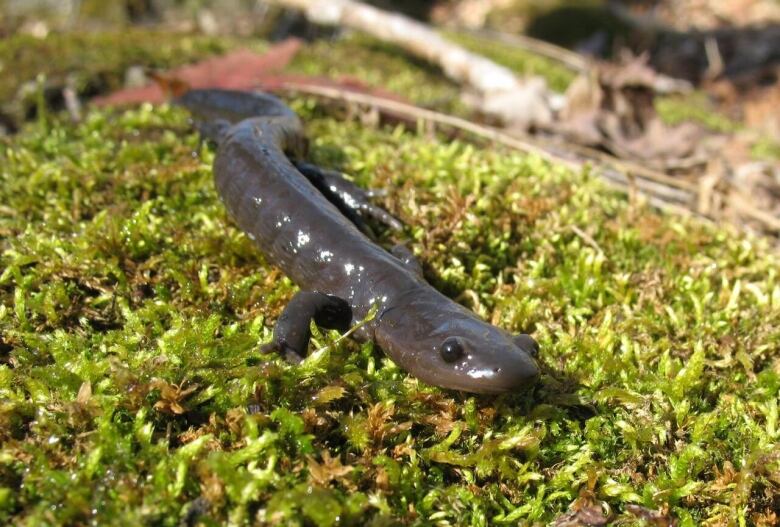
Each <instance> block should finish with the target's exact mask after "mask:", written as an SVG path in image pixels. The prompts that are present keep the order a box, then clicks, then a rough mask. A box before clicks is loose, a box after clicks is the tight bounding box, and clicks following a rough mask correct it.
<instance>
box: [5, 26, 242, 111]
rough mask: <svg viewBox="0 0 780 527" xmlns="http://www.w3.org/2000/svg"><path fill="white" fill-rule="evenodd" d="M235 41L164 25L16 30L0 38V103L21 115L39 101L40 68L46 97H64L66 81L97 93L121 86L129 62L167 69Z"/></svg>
mask: <svg viewBox="0 0 780 527" xmlns="http://www.w3.org/2000/svg"><path fill="white" fill-rule="evenodd" d="M235 44H236V43H235V42H232V41H230V40H229V39H228V40H226V39H224V38H215V37H205V36H189V37H187V36H185V37H182V36H176V37H175V38H174V37H172V36H171V35H170V34H169V33H166V32H163V31H154V30H143V29H125V30H122V31H121V32H101V33H90V32H84V33H77V34H62V33H52V34H50V35H49V36H47V37H46V38H44V39H39V38H35V37H32V36H30V35H24V34H17V35H13V36H11V37H10V38H7V39H4V40H2V41H0V73H2V75H0V100H1V101H3V103H2V108H1V109H2V111H3V112H4V113H6V114H8V115H9V116H11V117H12V118H14V119H16V120H17V122H18V121H21V119H22V118H23V117H24V116H25V114H26V113H27V112H28V111H29V110H30V108H31V107H33V106H34V105H35V96H36V92H35V86H34V82H35V81H36V79H37V78H38V76H39V74H40V73H41V72H44V73H45V80H46V84H47V86H48V90H47V93H46V95H47V96H48V97H51V98H61V93H60V92H61V90H62V88H63V87H64V86H65V84H66V81H67V82H71V83H72V85H73V86H74V87H75V88H76V90H77V91H78V92H79V93H80V94H82V95H95V94H97V93H102V92H106V91H111V90H116V89H118V88H121V87H122V85H123V83H124V74H125V70H126V69H127V68H128V67H130V66H144V67H148V68H159V69H167V68H171V67H174V66H178V65H180V64H184V63H187V62H192V61H194V60H195V59H198V58H202V57H204V56H206V55H210V54H218V53H222V52H224V51H226V50H227V49H229V48H230V47H233V46H235ZM31 83H33V84H31ZM23 87H25V88H26V89H22V88H23Z"/></svg>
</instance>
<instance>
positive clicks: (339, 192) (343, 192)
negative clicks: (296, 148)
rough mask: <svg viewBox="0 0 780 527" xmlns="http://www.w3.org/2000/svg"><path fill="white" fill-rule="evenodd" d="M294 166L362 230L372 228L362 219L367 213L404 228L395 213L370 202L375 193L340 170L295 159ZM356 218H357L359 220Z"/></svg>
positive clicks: (387, 223)
mask: <svg viewBox="0 0 780 527" xmlns="http://www.w3.org/2000/svg"><path fill="white" fill-rule="evenodd" d="M295 167H296V168H297V169H298V171H300V173H301V174H303V175H304V176H305V177H306V179H308V180H309V181H310V182H311V183H312V185H314V186H315V187H317V189H318V190H319V191H320V192H322V194H323V195H324V196H325V197H326V198H327V199H328V201H330V202H331V203H333V204H334V205H336V207H338V209H339V210H340V211H341V212H342V214H344V215H345V216H346V217H347V218H349V219H350V220H351V221H352V222H353V223H355V225H357V227H358V228H359V229H360V230H362V231H363V232H366V233H367V234H370V229H367V228H366V226H365V223H364V222H363V218H366V217H367V218H372V219H374V220H376V221H379V222H381V223H383V224H385V225H386V226H388V227H389V228H391V229H393V230H401V229H403V224H402V223H401V222H400V221H399V220H398V219H396V218H395V217H394V216H393V215H392V214H390V213H389V212H387V211H386V210H384V209H383V208H382V207H379V206H377V205H374V204H373V203H371V198H372V197H374V196H375V195H376V193H372V192H371V191H368V190H365V189H363V188H360V187H359V186H357V185H355V184H354V183H352V182H351V181H349V180H348V179H346V178H345V177H344V175H343V174H341V173H340V172H336V171H335V170H327V169H324V168H321V167H318V166H316V165H312V164H311V163H305V162H298V161H296V162H295ZM355 218H358V220H357V221H356V220H355Z"/></svg>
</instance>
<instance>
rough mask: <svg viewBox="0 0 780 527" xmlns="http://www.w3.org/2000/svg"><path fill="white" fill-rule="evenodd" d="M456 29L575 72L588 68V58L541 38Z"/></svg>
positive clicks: (490, 31)
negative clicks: (547, 60)
mask: <svg viewBox="0 0 780 527" xmlns="http://www.w3.org/2000/svg"><path fill="white" fill-rule="evenodd" d="M458 31H459V32H465V33H470V34H472V35H474V36H476V37H479V38H483V39H486V40H493V41H497V42H501V43H503V44H506V45H508V46H514V47H517V48H520V49H524V50H527V51H530V52H531V53H535V54H537V55H541V56H543V57H546V58H548V59H551V60H554V61H556V62H560V63H561V64H563V65H564V66H566V67H568V68H569V69H571V70H573V71H575V72H577V73H583V72H585V71H587V70H588V60H587V59H586V58H585V57H583V56H582V55H580V54H579V53H575V52H573V51H569V50H568V49H566V48H562V47H560V46H556V45H555V44H550V43H549V42H545V41H543V40H538V39H535V38H531V37H529V36H527V35H514V34H509V33H503V32H501V31H494V30H490V29H463V28H458Z"/></svg>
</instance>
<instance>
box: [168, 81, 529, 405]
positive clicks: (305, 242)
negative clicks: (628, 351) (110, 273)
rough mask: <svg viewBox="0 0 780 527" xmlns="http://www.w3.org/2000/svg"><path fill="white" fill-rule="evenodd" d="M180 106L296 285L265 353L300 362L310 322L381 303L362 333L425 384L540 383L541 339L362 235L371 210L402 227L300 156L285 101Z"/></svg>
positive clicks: (248, 228) (217, 171) (224, 99)
mask: <svg viewBox="0 0 780 527" xmlns="http://www.w3.org/2000/svg"><path fill="white" fill-rule="evenodd" d="M176 102H177V103H178V104H180V105H182V106H184V107H186V108H187V109H188V110H190V112H191V113H192V114H193V115H194V117H195V119H196V121H197V122H198V124H199V128H200V130H201V133H202V134H203V135H205V136H206V137H208V138H210V139H212V140H214V141H216V143H217V145H218V150H217V154H216V157H215V160H214V178H215V182H216V187H217V190H218V192H219V195H220V196H221V198H222V201H223V202H224V203H225V206H226V207H227V210H228V212H229V213H230V215H231V216H232V218H233V219H234V220H235V221H236V222H237V223H238V225H239V226H240V227H241V229H242V230H243V231H244V232H245V233H246V234H247V236H249V238H250V239H251V240H252V241H253V242H254V243H255V245H256V246H257V247H259V248H260V250H261V251H262V252H263V253H264V254H265V255H266V257H267V259H268V260H269V261H270V262H272V263H273V264H275V265H277V266H279V267H280V268H281V269H282V270H283V271H284V272H285V273H287V275H288V276H289V277H290V278H291V279H292V280H293V282H295V284H297V285H298V286H299V287H300V289H301V291H300V292H299V293H297V294H296V295H295V296H294V297H293V299H292V300H291V301H290V303H289V304H288V305H287V306H286V307H285V309H284V311H283V312H282V314H281V316H280V317H279V320H278V321H277V324H276V326H275V328H274V336H273V340H272V342H271V343H270V344H269V345H267V346H266V351H269V350H272V351H277V352H279V353H281V354H283V355H284V356H285V357H286V358H287V359H288V360H292V361H296V360H301V358H302V357H303V356H304V355H305V354H306V349H307V347H308V343H309V338H310V331H309V323H310V321H311V320H312V319H313V320H314V321H315V323H316V324H318V325H320V326H322V327H325V328H331V329H339V330H341V331H344V330H346V329H347V328H348V327H350V326H351V325H353V324H355V323H357V322H360V321H362V320H364V319H365V318H366V317H367V315H368V314H369V312H370V309H371V308H372V305H376V308H377V311H376V315H375V317H374V318H373V319H372V320H371V321H369V322H368V323H366V324H365V325H364V326H362V327H361V328H360V330H359V331H358V332H356V333H355V336H356V338H358V339H361V340H366V339H370V340H373V341H374V342H375V343H377V344H378V345H379V346H380V347H381V348H382V350H384V352H385V353H386V354H387V355H388V356H389V357H390V358H391V359H392V360H393V361H394V362H395V363H396V364H398V365H399V366H400V367H401V368H403V369H404V370H406V371H407V372H409V373H411V374H412V375H414V376H415V377H417V378H419V379H421V380H423V381H425V382H427V383H430V384H433V385H437V386H441V387H445V388H451V389H455V390H463V391H467V392H476V393H501V392H508V391H513V390H516V389H518V388H521V387H523V386H527V385H529V384H531V383H533V382H534V381H535V380H536V379H537V377H538V375H539V370H538V368H537V365H536V362H535V361H534V357H535V356H536V354H537V351H538V345H537V343H536V341H534V339H532V338H531V337H530V336H528V335H525V334H520V335H514V336H513V335H511V334H509V333H508V332H506V331H504V330H503V329H500V328H497V327H495V326H493V325H490V324H488V323H486V322H484V321H482V320H480V319H479V318H478V317H477V316H476V315H475V314H474V313H472V312H471V311H469V310H468V309H466V308H465V307H463V306H461V305H459V304H457V303H456V302H454V301H452V300H451V299H449V298H448V297H446V296H444V295H443V294H441V293H439V292H438V291H437V290H435V289H434V288H433V287H431V286H430V285H429V284H428V283H427V282H426V281H425V280H424V279H423V277H422V272H421V270H420V266H419V263H418V262H417V261H416V260H415V259H414V257H413V255H412V254H411V253H410V252H409V250H408V249H405V248H404V247H403V246H399V247H396V248H394V249H393V250H391V251H390V252H388V251H386V250H385V249H383V248H381V247H380V246H378V245H377V244H375V243H374V242H373V241H372V240H371V239H370V238H369V237H368V236H367V235H366V232H367V226H366V224H365V223H364V221H363V219H364V218H366V217H369V218H374V219H378V220H380V221H383V222H384V223H386V224H387V225H389V226H390V227H392V228H399V227H400V224H399V223H398V221H397V220H396V219H395V218H393V217H392V216H390V215H389V214H388V213H386V212H385V211H383V210H382V209H380V208H378V207H377V206H375V205H373V204H371V203H370V200H369V198H370V195H369V193H368V192H366V191H365V190H362V189H360V188H359V187H357V186H355V185H354V184H352V183H351V182H349V181H348V180H346V179H344V178H342V177H341V174H339V173H337V172H332V171H328V170H323V169H320V168H319V167H316V166H314V165H310V164H307V163H305V162H303V161H302V160H303V156H304V154H305V146H306V143H305V139H304V135H303V127H302V124H301V122H300V120H299V119H298V117H297V116H296V114H295V113H294V112H293V111H292V110H291V109H290V108H288V107H287V106H286V105H285V104H284V103H283V102H281V101H280V100H279V99H277V98H275V97H273V96H271V95H267V94H262V93H249V92H235V91H226V90H191V91H189V92H187V93H186V94H184V95H183V96H181V97H179V98H178V99H177V100H176Z"/></svg>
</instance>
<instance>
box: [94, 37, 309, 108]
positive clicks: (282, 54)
mask: <svg viewBox="0 0 780 527" xmlns="http://www.w3.org/2000/svg"><path fill="white" fill-rule="evenodd" d="M301 44H302V43H301V41H300V40H298V39H294V38H290V39H287V40H284V41H282V42H280V43H279V44H276V45H274V46H271V47H270V48H269V49H268V50H267V51H266V52H265V53H255V52H254V51H251V50H248V49H238V50H236V51H232V52H230V53H227V54H225V55H220V56H218V57H213V58H210V59H207V60H203V61H201V62H197V63H195V64H191V65H189V66H183V67H181V68H176V69H174V70H171V71H169V72H167V73H166V74H165V75H164V77H165V79H167V80H168V81H170V80H171V79H176V82H179V83H186V84H188V85H189V86H190V87H191V88H225V89H238V90H241V89H243V90H248V89H252V88H255V87H256V86H257V83H258V79H259V78H260V77H262V76H264V75H268V74H269V73H271V72H273V71H279V70H281V69H283V68H284V67H285V66H287V64H289V63H290V61H291V60H292V59H293V57H294V56H295V54H296V53H297V52H298V50H299V49H300V47H301ZM165 99H166V94H165V92H164V89H163V88H162V87H161V86H160V85H159V84H149V85H147V86H143V87H141V88H127V89H123V90H119V91H116V92H114V93H112V94H109V95H107V96H101V97H96V98H94V99H92V103H93V104H95V105H97V106H110V105H122V104H134V103H140V102H155V103H159V102H163V101H165Z"/></svg>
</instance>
